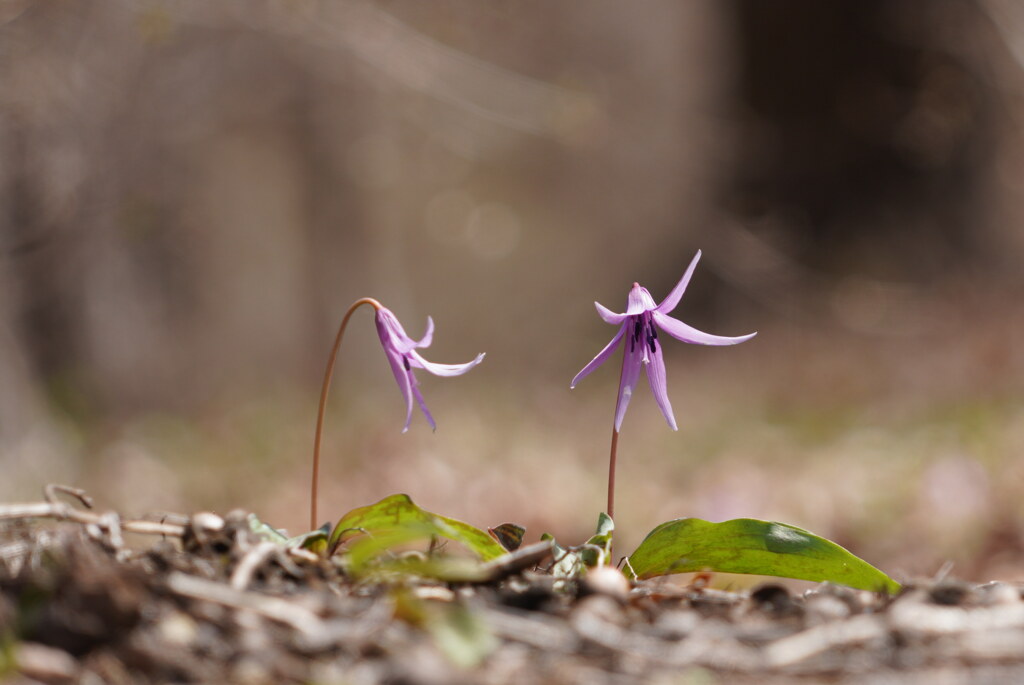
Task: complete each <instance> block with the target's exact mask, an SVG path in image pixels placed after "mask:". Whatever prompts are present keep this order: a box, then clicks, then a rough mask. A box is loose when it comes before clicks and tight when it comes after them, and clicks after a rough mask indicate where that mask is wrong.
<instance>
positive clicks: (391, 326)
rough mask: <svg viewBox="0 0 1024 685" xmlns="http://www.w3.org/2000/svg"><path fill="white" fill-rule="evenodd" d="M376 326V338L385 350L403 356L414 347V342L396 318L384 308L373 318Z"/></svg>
mask: <svg viewBox="0 0 1024 685" xmlns="http://www.w3.org/2000/svg"><path fill="white" fill-rule="evenodd" d="M374 322H375V323H376V324H377V336H378V337H379V338H380V342H381V344H382V345H384V347H385V348H388V347H390V348H392V349H394V350H396V351H398V352H399V353H401V354H405V353H406V352H408V351H409V350H411V349H412V348H414V347H415V346H416V341H415V340H413V339H412V338H410V337H409V335H408V334H407V333H406V332H405V329H404V328H402V324H401V323H400V322H399V321H398V317H396V316H395V315H394V313H393V312H392V311H391V310H390V309H388V308H386V307H381V308H380V309H378V310H377V313H376V315H375V316H374Z"/></svg>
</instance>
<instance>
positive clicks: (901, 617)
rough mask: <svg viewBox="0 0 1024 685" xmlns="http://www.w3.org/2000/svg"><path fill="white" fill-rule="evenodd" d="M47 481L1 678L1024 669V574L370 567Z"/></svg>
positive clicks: (10, 528)
mask: <svg viewBox="0 0 1024 685" xmlns="http://www.w3.org/2000/svg"><path fill="white" fill-rule="evenodd" d="M50 495H51V496H50V497H49V498H48V501H47V502H45V503H39V504H38V505H18V506H14V505H10V506H8V507H3V506H0V681H2V682H3V683H36V682H41V683H54V684H61V683H83V684H89V685H92V684H94V683H95V684H101V683H253V684H258V683H346V684H351V685H361V684H364V683H365V684H371V683H409V684H420V683H422V684H425V685H426V684H435V683H436V684H442V683H444V684H452V683H455V684H458V683H485V684H486V683H495V684H496V683H538V684H544V683H587V684H595V683H596V684H601V683H622V684H626V683H665V684H666V685H667V684H669V683H692V684H703V683H740V684H743V683H788V682H798V683H818V682H823V683H863V682H872V683H900V684H903V683H915V684H916V683H922V684H924V683H935V682H941V683H944V684H951V683H952V684H956V683H965V684H966V683H1004V682H1024V602H1022V600H1021V587H1019V586H1017V585H1013V584H1007V583H989V584H985V585H974V584H968V583H963V582H959V581H956V580H951V579H942V580H932V581H927V582H920V583H916V584H908V585H907V586H906V587H905V588H904V591H903V592H902V593H901V594H900V595H899V596H897V597H892V598H890V597H887V596H883V595H877V594H873V593H868V592H862V591H854V590H850V589H847V588H842V587H837V586H832V585H828V584H825V585H822V586H819V587H816V588H814V589H812V590H809V591H807V592H805V593H803V594H794V593H793V592H791V591H790V590H788V589H787V588H786V587H784V586H783V585H781V584H776V583H768V584H764V585H762V586H760V587H758V588H756V589H754V590H753V591H750V592H723V591H716V590H711V589H708V588H706V587H703V588H702V587H699V586H696V585H695V586H689V587H682V586H678V585H673V584H671V583H667V582H665V581H663V580H648V581H642V582H639V583H633V584H629V583H626V582H625V580H624V578H622V576H621V575H620V574H618V573H617V572H615V571H614V570H611V569H604V570H605V571H607V573H604V572H601V573H597V574H591V575H590V576H589V577H588V578H585V579H582V580H563V579H557V578H554V577H553V576H552V575H550V574H549V573H546V572H545V569H546V568H547V567H549V566H550V564H551V560H550V556H548V557H547V558H546V559H544V558H543V557H544V556H545V550H543V549H541V550H540V551H539V553H538V550H537V549H536V548H535V549H533V550H527V551H526V552H527V553H526V554H525V555H520V557H519V561H518V562H515V563H509V564H505V565H500V566H499V567H498V569H497V572H495V573H493V574H492V575H491V576H490V577H489V578H488V579H486V580H485V581H483V582H475V583H438V582H433V581H429V580H424V579H414V578H409V577H402V578H399V577H392V578H380V577H378V578H375V579H372V580H368V579H365V578H364V579H362V580H355V579H353V578H351V577H350V576H349V575H348V574H346V572H345V570H344V568H343V567H342V565H341V564H340V563H339V561H338V559H337V558H335V559H323V558H320V557H317V556H315V555H312V554H310V553H307V552H304V551H301V550H300V551H297V552H289V551H287V550H286V549H284V548H283V547H281V546H280V545H277V544H275V543H270V542H267V541H264V540H261V538H260V537H259V536H258V535H257V534H256V533H254V532H253V530H252V529H251V526H250V524H249V520H248V517H247V514H246V513H244V512H233V513H231V514H229V515H228V516H226V517H224V518H221V517H218V516H215V515H213V514H197V515H194V516H191V517H167V518H165V519H164V520H163V521H162V522H156V523H151V524H145V523H144V522H136V523H135V524H132V525H129V522H125V521H122V520H120V519H119V517H117V516H115V515H113V514H106V515H103V516H99V515H94V514H85V513H81V512H84V510H81V509H78V508H71V507H69V506H67V505H65V504H62V503H59V502H57V501H56V500H55V498H54V497H52V495H53V493H52V492H51V493H50ZM19 507H20V508H19ZM33 507H34V508H33ZM40 517H44V518H40ZM3 519H6V520H3ZM54 519H56V520H54ZM147 525H148V526H149V527H148V528H147ZM132 530H137V531H141V532H144V533H147V535H145V536H141V535H133V534H131V531H132ZM531 555H532V556H531ZM538 560H539V561H538ZM524 565H526V566H527V567H526V568H523V566H524Z"/></svg>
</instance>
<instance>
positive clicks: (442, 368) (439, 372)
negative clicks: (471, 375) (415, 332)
mask: <svg viewBox="0 0 1024 685" xmlns="http://www.w3.org/2000/svg"><path fill="white" fill-rule="evenodd" d="M484 356H486V353H485V352H481V353H480V354H478V355H477V356H476V359H474V360H473V361H471V362H466V363H465V364H435V363H434V362H428V361H427V360H426V359H424V358H423V355H421V354H420V353H419V352H417V351H416V350H413V351H412V352H410V353H409V362H410V363H411V364H412V365H413V366H415V367H416V368H418V369H424V370H425V371H429V372H430V373H432V374H434V375H435V376H461V375H462V374H464V373H466V372H467V371H469V370H470V369H472V368H473V367H474V366H476V365H477V364H479V363H480V362H482V361H483V360H484Z"/></svg>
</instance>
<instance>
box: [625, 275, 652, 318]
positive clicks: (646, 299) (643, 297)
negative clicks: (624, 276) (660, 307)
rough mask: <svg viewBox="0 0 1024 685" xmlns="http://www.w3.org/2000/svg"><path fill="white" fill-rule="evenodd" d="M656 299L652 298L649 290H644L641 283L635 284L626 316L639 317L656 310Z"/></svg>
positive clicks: (628, 302)
mask: <svg viewBox="0 0 1024 685" xmlns="http://www.w3.org/2000/svg"><path fill="white" fill-rule="evenodd" d="M654 307H655V304H654V298H653V297H651V293H650V292H648V290H647V288H644V287H643V286H641V285H640V284H639V283H634V284H633V289H632V290H630V291H629V300H627V304H626V314H628V315H629V316H637V315H639V314H643V313H644V312H649V311H650V310H652V309H654Z"/></svg>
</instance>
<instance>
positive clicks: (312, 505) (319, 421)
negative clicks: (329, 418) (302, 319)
mask: <svg viewBox="0 0 1024 685" xmlns="http://www.w3.org/2000/svg"><path fill="white" fill-rule="evenodd" d="M364 304H368V305H370V306H371V307H373V308H374V309H375V310H378V309H383V305H381V303H380V302H378V301H377V300H375V299H373V298H372V297H363V298H360V299H358V300H356V301H355V302H353V303H352V306H351V307H349V308H348V311H347V312H345V316H344V317H343V318H342V320H341V325H340V326H338V335H336V336H335V338H334V347H332V348H331V356H330V357H328V358H327V370H326V371H325V372H324V385H323V388H321V390H320V408H319V409H317V412H316V434H315V435H314V436H313V482H312V485H311V487H310V495H309V529H310V530H316V528H317V524H316V521H317V512H316V505H317V501H316V496H317V484H318V482H319V480H320V441H321V438H322V437H323V431H324V410H325V409H326V408H327V393H328V391H329V390H330V389H331V377H332V376H333V375H334V362H335V360H336V359H337V358H338V348H340V347H341V339H342V337H344V335H345V327H346V326H348V320H349V319H350V318H352V313H353V312H355V310H357V309H359V307H361V306H362V305H364Z"/></svg>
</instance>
